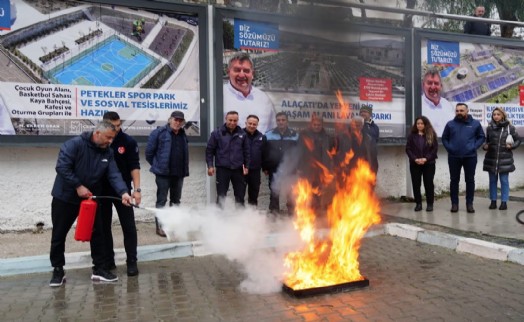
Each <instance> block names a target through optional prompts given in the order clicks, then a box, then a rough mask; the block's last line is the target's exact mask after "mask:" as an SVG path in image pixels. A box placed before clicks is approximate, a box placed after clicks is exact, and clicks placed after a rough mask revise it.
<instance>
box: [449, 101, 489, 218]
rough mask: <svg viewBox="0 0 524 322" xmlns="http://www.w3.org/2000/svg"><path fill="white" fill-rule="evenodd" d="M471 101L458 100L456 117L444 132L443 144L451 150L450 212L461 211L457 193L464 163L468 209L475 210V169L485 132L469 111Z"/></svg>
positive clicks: (472, 211) (468, 210)
mask: <svg viewBox="0 0 524 322" xmlns="http://www.w3.org/2000/svg"><path fill="white" fill-rule="evenodd" d="M468 112H469V109H468V105H466V104H465V103H457V105H456V106H455V118H454V119H453V120H451V121H449V122H448V123H447V124H446V127H445V128H444V132H443V133H442V144H443V145H444V147H445V148H446V150H447V151H448V165H449V176H450V184H449V194H450V197H451V212H457V211H458V204H459V200H458V193H459V181H460V171H461V169H462V167H464V177H465V181H466V210H467V212H468V213H474V212H475V208H473V197H474V195H475V169H476V167H477V149H478V148H480V147H481V146H482V144H484V141H485V140H486V136H485V135H484V130H482V126H481V125H480V122H479V121H477V120H475V119H473V117H472V116H471V115H469V114H468Z"/></svg>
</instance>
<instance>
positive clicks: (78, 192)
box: [49, 121, 132, 287]
mask: <svg viewBox="0 0 524 322" xmlns="http://www.w3.org/2000/svg"><path fill="white" fill-rule="evenodd" d="M115 135H116V129H115V127H114V126H113V124H111V123H110V122H108V121H102V122H101V123H100V124H98V125H97V126H96V127H95V129H94V131H93V132H84V133H82V135H80V136H77V137H75V138H72V139H70V140H68V141H66V142H65V143H64V144H63V145H62V147H61V148H60V152H59V154H58V160H57V162H56V167H55V169H56V178H55V183H54V184H53V190H52V191H51V195H52V196H53V200H52V203H51V221H52V223H53V231H52V233H51V250H50V254H49V258H50V260H51V265H52V266H53V268H54V269H53V277H52V278H51V281H50V282H49V286H51V287H57V286H61V285H62V284H63V283H64V281H65V272H64V265H65V256H64V252H65V240H66V236H67V233H68V232H69V230H70V229H71V227H72V226H73V223H74V222H75V220H76V217H77V216H78V212H79V210H80V202H81V201H82V199H86V198H88V197H90V196H93V195H95V196H96V195H100V192H101V191H102V186H103V183H104V180H103V179H104V178H107V180H108V181H109V184H110V185H111V187H113V189H114V190H115V192H116V193H117V194H118V196H121V197H122V203H123V204H124V205H126V206H129V205H130V204H131V202H132V198H131V196H130V195H129V194H128V189H127V186H126V184H125V182H124V180H122V175H121V174H120V171H118V168H117V166H116V163H115V160H114V157H113V151H112V150H111V149H110V148H109V145H110V144H111V142H112V141H113V139H114V138H115ZM104 247H105V246H104V236H103V232H102V221H101V216H99V215H96V216H95V223H94V228H93V235H92V236H91V257H92V258H93V274H92V275H91V279H92V280H96V281H105V282H113V281H117V280H118V277H117V276H116V275H114V274H113V273H111V272H110V271H108V270H106V262H105V261H106V258H105V256H104V254H105V248H104Z"/></svg>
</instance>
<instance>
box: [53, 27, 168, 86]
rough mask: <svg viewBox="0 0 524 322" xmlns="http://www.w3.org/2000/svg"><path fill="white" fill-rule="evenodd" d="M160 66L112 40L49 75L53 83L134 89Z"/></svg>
mask: <svg viewBox="0 0 524 322" xmlns="http://www.w3.org/2000/svg"><path fill="white" fill-rule="evenodd" d="M157 64H158V60H156V59H154V58H153V57H151V56H149V55H147V54H146V53H145V52H143V51H142V50H140V49H138V48H137V47H135V46H133V45H131V44H129V43H126V42H124V41H122V40H121V39H120V38H118V37H116V36H113V37H110V38H108V39H107V40H105V41H103V42H102V43H100V44H99V45H95V46H94V47H93V48H92V49H90V50H88V51H86V52H84V53H82V57H78V58H77V57H75V58H73V60H72V61H71V62H66V63H65V65H59V66H57V67H56V68H54V69H53V70H52V71H50V77H49V78H50V79H51V81H52V82H53V83H59V84H70V85H95V86H111V87H132V86H134V85H135V84H136V83H138V81H140V79H141V78H143V77H144V76H145V75H146V74H147V73H148V72H149V71H151V69H153V68H154V67H155V66H156V65H157Z"/></svg>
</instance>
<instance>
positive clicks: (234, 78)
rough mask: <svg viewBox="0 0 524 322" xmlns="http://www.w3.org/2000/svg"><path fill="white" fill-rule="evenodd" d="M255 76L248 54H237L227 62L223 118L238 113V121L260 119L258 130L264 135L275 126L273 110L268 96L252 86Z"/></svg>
mask: <svg viewBox="0 0 524 322" xmlns="http://www.w3.org/2000/svg"><path fill="white" fill-rule="evenodd" d="M254 74H255V69H254V64H253V60H252V59H251V57H250V56H249V54H248V53H244V52H239V53H237V54H235V55H234V56H233V57H231V59H230V60H229V65H228V67H227V75H228V79H229V81H228V82H227V83H226V84H224V116H225V115H227V113H228V112H230V111H236V112H238V119H239V120H245V119H247V117H248V116H249V115H252V114H253V115H257V116H258V117H259V119H260V122H259V123H258V130H259V131H260V132H262V133H266V132H267V131H269V130H271V129H272V128H274V127H275V126H276V124H275V110H274V107H273V103H272V102H271V99H270V98H269V96H267V94H266V93H264V92H263V91H261V90H260V89H258V88H256V87H255V86H253V77H254Z"/></svg>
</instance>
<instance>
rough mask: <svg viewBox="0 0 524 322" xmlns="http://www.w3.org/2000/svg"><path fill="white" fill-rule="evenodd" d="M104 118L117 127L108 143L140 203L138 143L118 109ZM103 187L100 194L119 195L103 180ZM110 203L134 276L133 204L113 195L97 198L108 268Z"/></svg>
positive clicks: (111, 258)
mask: <svg viewBox="0 0 524 322" xmlns="http://www.w3.org/2000/svg"><path fill="white" fill-rule="evenodd" d="M103 119H104V120H107V121H108V122H110V123H111V124H113V126H114V127H115V129H116V131H117V134H116V136H115V138H114V140H113V143H111V149H112V150H113V155H114V157H115V161H116V165H117V166H118V170H120V173H121V174H122V178H123V179H124V181H125V182H126V186H127V189H128V191H129V192H130V191H131V190H132V188H131V182H133V188H134V190H133V194H132V196H133V198H134V199H135V204H136V205H139V204H140V201H141V199H142V190H141V189H140V156H139V153H138V144H137V143H136V140H135V139H133V138H132V137H131V136H129V135H127V134H126V133H124V132H123V131H122V129H121V126H122V121H121V120H120V115H118V113H117V112H106V113H105V114H104V116H103ZM103 189H104V190H103V193H102V194H103V195H105V196H113V197H118V195H117V193H116V192H115V190H114V189H113V188H111V186H110V185H109V184H104V187H103ZM113 205H115V208H116V212H117V214H118V219H119V221H120V226H122V232H123V235H124V248H125V250H126V256H127V260H126V263H127V276H136V275H138V267H137V264H136V261H137V257H136V253H137V250H136V248H137V243H138V242H137V233H136V224H135V212H134V211H133V207H126V206H124V205H122V203H121V202H120V201H117V200H115V199H101V201H100V206H101V211H102V222H103V225H104V237H105V239H106V242H105V246H106V256H107V265H108V267H107V269H114V268H116V266H115V251H114V250H113V234H112V232H111V224H112V222H113Z"/></svg>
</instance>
